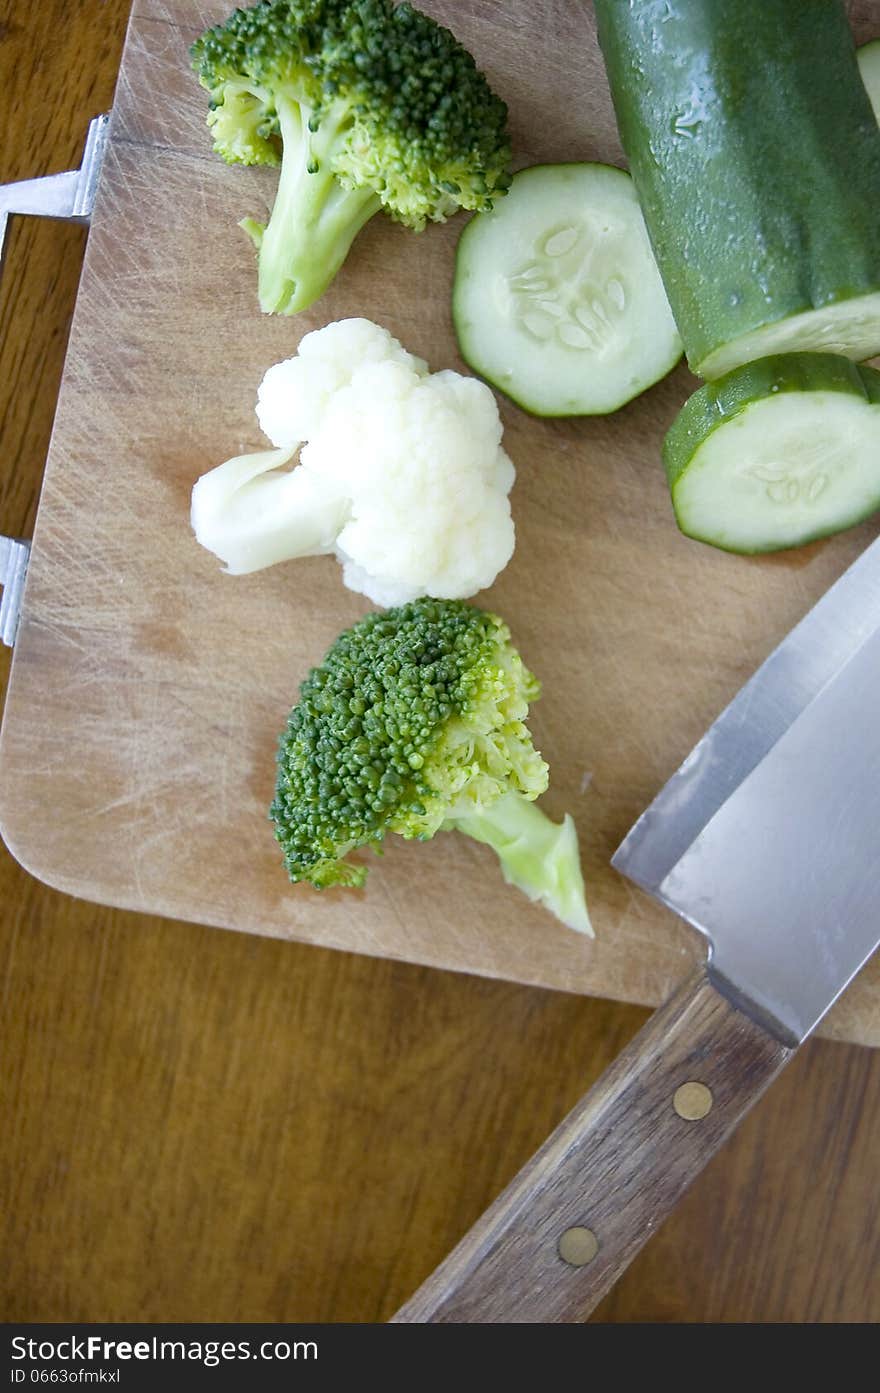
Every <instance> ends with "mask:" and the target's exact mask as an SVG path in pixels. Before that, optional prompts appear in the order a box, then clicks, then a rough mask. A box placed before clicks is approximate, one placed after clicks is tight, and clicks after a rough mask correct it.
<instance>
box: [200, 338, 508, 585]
mask: <svg viewBox="0 0 880 1393" xmlns="http://www.w3.org/2000/svg"><path fill="white" fill-rule="evenodd" d="M257 414H258V416H259V419H260V424H261V425H262V427H263V430H264V431H265V432H266V434H267V435H268V436H269V438H270V439H271V440H272V441H273V443H274V444H275V445H277V446H278V447H279V448H278V449H276V450H272V451H265V452H263V454H262V455H248V456H242V457H239V458H237V459H234V460H227V462H226V463H225V464H223V465H220V466H219V467H218V468H217V469H214V470H212V471H211V472H210V473H209V474H206V475H204V476H203V478H202V479H200V480H199V482H198V483H197V485H196V487H195V489H194V491H193V515H192V516H193V528H194V530H195V533H196V537H197V538H198V540H199V541H200V542H201V543H202V544H203V545H204V546H206V547H208V549H209V550H211V551H213V552H214V553H215V554H216V555H218V556H220V557H221V559H222V560H224V561H225V562H226V563H227V568H228V569H229V570H230V571H232V572H235V573H241V572H243V571H253V570H258V569H260V567H262V566H268V565H272V564H273V563H274V562H276V561H281V560H287V559H289V558H292V557H296V556H307V555H315V554H316V553H319V552H326V551H331V550H332V551H335V553H336V555H337V557H338V559H339V561H340V562H341V563H342V566H343V579H344V582H345V584H346V585H347V586H348V587H349V589H351V590H356V591H358V592H360V593H361V594H364V595H367V596H368V597H369V598H370V599H371V600H373V602H374V603H375V604H378V605H383V606H391V605H399V604H405V603H406V602H408V601H409V600H414V599H417V598H418V597H420V596H422V595H432V596H434V597H436V598H437V599H465V598H467V597H468V596H470V595H473V594H475V593H476V592H477V591H478V590H482V589H484V588H485V587H486V586H488V585H491V584H492V582H493V580H494V579H495V577H496V576H497V575H498V573H499V571H501V570H502V569H503V568H504V567H505V566H506V565H507V562H508V561H509V560H510V557H511V555H512V554H513V548H514V528H513V521H512V518H511V515H510V502H509V499H508V496H507V495H508V493H509V492H510V489H511V487H512V485H513V481H514V477H515V471H514V467H513V464H512V463H511V461H510V459H509V458H508V456H507V455H506V454H505V452H504V450H503V449H502V447H501V421H500V419H499V415H498V408H497V405H496V403H495V398H494V396H493V395H492V393H491V391H490V390H489V388H488V387H487V386H485V384H484V383H482V382H478V381H477V380H476V379H474V378H469V377H462V376H461V375H460V374H458V373H455V372H449V371H445V372H438V373H433V374H431V373H429V372H428V369H427V365H426V364H425V363H424V362H423V361H422V360H421V359H419V358H415V357H413V356H412V355H411V354H409V353H407V352H406V350H405V349H403V348H402V347H401V345H400V344H399V343H398V342H397V340H396V339H394V338H392V336H391V335H390V334H389V333H388V332H387V331H386V330H385V329H381V328H380V327H379V326H378V325H375V324H371V323H370V321H369V320H365V319H351V320H342V321H340V322H339V323H336V324H330V325H328V326H327V327H326V328H324V329H320V330H316V331H315V332H314V333H311V334H308V335H307V336H306V337H305V338H304V339H303V341H302V343H301V344H300V348H299V353H298V355H297V356H296V357H295V358H290V359H288V360H287V361H286V362H284V363H278V364H276V365H275V367H273V368H270V369H269V371H268V372H267V373H266V375H265V377H264V379H263V382H262V384H261V387H260V393H259V401H258V406H257ZM300 446H301V447H302V448H301V449H300V453H299V463H298V464H296V465H295V466H294V467H293V469H290V468H287V467H286V466H287V465H288V464H289V462H290V461H291V460H292V459H293V457H294V455H295V454H296V451H297V449H298V448H299V447H300ZM261 461H262V463H261Z"/></svg>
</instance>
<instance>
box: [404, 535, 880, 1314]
mask: <svg viewBox="0 0 880 1393" xmlns="http://www.w3.org/2000/svg"><path fill="white" fill-rule="evenodd" d="M612 864H613V865H614V866H615V867H616V869H617V870H618V871H620V872H622V873H623V874H624V875H626V876H628V877H629V878H630V879H632V880H633V881H635V882H636V884H637V885H639V886H640V887H641V888H642V889H643V890H646V891H647V892H648V893H649V894H651V895H653V896H654V897H655V898H656V899H659V900H660V901H662V903H663V904H665V905H668V906H669V908H671V909H673V910H675V912H676V913H677V914H680V915H681V916H682V918H684V919H686V920H687V922H688V923H689V924H692V925H693V926H694V927H695V928H697V929H699V930H700V932H701V933H702V934H704V935H705V937H706V939H707V940H708V944H709V953H708V958H707V960H706V962H705V964H704V965H703V966H701V967H700V968H699V970H698V971H697V972H695V973H694V975H693V976H692V977H691V978H690V979H689V980H688V981H687V982H685V983H684V985H683V986H681V987H680V989H679V990H678V991H677V992H676V993H675V995H674V996H673V997H672V998H671V999H670V1000H669V1001H668V1002H667V1003H666V1004H665V1005H664V1006H662V1007H660V1009H659V1010H658V1011H656V1012H655V1014H654V1015H653V1016H652V1017H651V1019H650V1020H649V1021H648V1023H647V1024H646V1025H645V1027H644V1028H643V1029H642V1030H641V1031H640V1032H639V1034H638V1035H636V1037H635V1038H634V1039H633V1040H632V1041H631V1043H630V1044H629V1046H628V1047H627V1049H626V1050H624V1052H623V1053H622V1054H621V1055H620V1056H619V1057H618V1058H617V1059H616V1060H615V1062H614V1063H613V1064H612V1065H611V1067H610V1068H609V1069H608V1070H607V1071H606V1073H605V1074H604V1075H603V1076H602V1078H600V1079H599V1081H598V1082H597V1083H596V1084H595V1085H594V1087H593V1088H592V1089H591V1090H590V1092H589V1093H588V1094H587V1095H586V1096H585V1097H584V1098H583V1099H582V1100H581V1102H580V1103H578V1104H577V1106H576V1107H575V1108H574V1109H573V1111H572V1112H571V1113H570V1114H569V1115H568V1117H567V1118H566V1119H565V1120H564V1122H562V1123H561V1125H560V1126H559V1127H558V1128H557V1129H556V1131H555V1132H554V1133H553V1134H552V1136H550V1137H549V1139H548V1140H547V1141H546V1142H545V1144H544V1145H543V1146H542V1147H541V1149H540V1151H538V1152H537V1153H536V1155H535V1156H534V1157H533V1158H532V1159H531V1161H529V1162H527V1164H526V1165H525V1167H524V1168H523V1169H522V1170H521V1171H520V1173H519V1174H518V1175H517V1176H516V1177H515V1179H514V1180H513V1181H512V1182H511V1184H510V1185H509V1186H508V1188H507V1189H506V1190H505V1191H504V1193H503V1194H502V1195H501V1196H499V1198H498V1199H497V1200H496V1201H495V1203H494V1204H493V1205H492V1206H491V1207H490V1208H489V1209H488V1210H487V1211H486V1213H485V1214H484V1215H483V1217H482V1218H481V1219H480V1220H478V1222H477V1223H476V1224H475V1226H474V1227H473V1228H472V1229H471V1230H470V1231H469V1232H468V1233H467V1234H466V1235H465V1237H464V1238H463V1239H462V1240H461V1242H460V1243H459V1245H458V1247H457V1248H455V1249H454V1250H453V1252H452V1253H451V1254H450V1255H449V1257H448V1258H446V1260H445V1261H444V1262H443V1263H442V1264H441V1265H440V1267H438V1268H437V1270H436V1271H435V1272H434V1273H433V1274H432V1275H431V1276H430V1277H429V1278H428V1279H427V1281H426V1282H425V1283H424V1285H423V1286H422V1287H420V1289H419V1290H418V1291H417V1292H416V1294H415V1295H414V1296H413V1297H412V1298H411V1299H410V1300H409V1301H408V1302H407V1303H406V1305H405V1306H403V1307H402V1308H401V1310H400V1311H398V1313H397V1315H396V1316H394V1318H393V1319H394V1321H396V1322H416V1323H428V1322H431V1323H433V1322H488V1323H504V1322H563V1321H580V1320H584V1319H585V1318H586V1316H587V1315H588V1314H589V1313H590V1311H591V1310H592V1309H593V1308H594V1307H595V1305H596V1304H597V1303H598V1301H599V1300H600V1299H601V1298H602V1297H603V1296H604V1295H605V1294H606V1293H607V1291H608V1290H609V1288H610V1287H611V1286H613V1284H614V1282H615V1281H616V1280H617V1278H618V1277H619V1276H620V1274H621V1273H622V1272H623V1270H624V1269H625V1268H626V1266H627V1265H628V1263H629V1262H630V1261H631V1260H632V1258H633V1257H634V1256H635V1254H636V1253H637V1252H638V1250H639V1249H640V1248H641V1247H642V1245H643V1244H644V1243H645V1242H646V1241H647V1239H648V1238H650V1236H651V1234H652V1233H653V1232H654V1231H655V1229H656V1228H657V1227H658V1225H659V1224H660V1223H662V1221H663V1219H664V1218H666V1216H667V1215H668V1214H669V1213H670V1211H671V1210H672V1209H673V1207H674V1206H675V1204H676V1203H677V1202H678V1200H679V1199H680V1198H681V1196H682V1195H683V1194H684V1192H685V1190H686V1189H687V1187H688V1186H689V1185H690V1184H691V1182H692V1181H693V1180H695V1179H696V1177H697V1175H698V1174H699V1173H700V1171H701V1170H702V1169H703V1167H704V1166H705V1165H706V1163H707V1162H708V1161H709V1160H710V1159H711V1157H712V1156H713V1155H714V1153H715V1152H716V1151H717V1150H718V1148H719V1147H720V1146H721V1145H722V1144H723V1142H724V1141H725V1140H726V1139H727V1137H729V1136H730V1134H731V1132H732V1131H733V1129H734V1128H735V1127H736V1125H737V1123H738V1122H740V1120H741V1119H742V1118H743V1117H744V1116H745V1114H746V1112H747V1111H748V1109H749V1108H750V1107H751V1106H752V1104H753V1103H755V1102H756V1101H757V1100H758V1098H759V1097H760V1096H761V1094H762V1093H763V1092H764V1090H765V1089H766V1088H767V1087H768V1085H769V1084H770V1083H772V1081H773V1079H774V1078H775V1077H776V1075H777V1074H778V1073H779V1071H780V1070H781V1069H783V1068H784V1067H785V1065H786V1064H787V1063H788V1061H789V1060H790V1059H791V1057H792V1055H793V1054H794V1052H795V1050H796V1049H797V1048H798V1046H799V1045H800V1044H801V1043H802V1042H803V1041H804V1040H805V1039H806V1038H807V1036H808V1035H809V1034H810V1032H811V1031H812V1030H813V1029H814V1028H815V1027H816V1025H818V1023H819V1021H821V1019H822V1017H823V1016H824V1015H825V1013H826V1012H827V1011H828V1010H829V1009H830V1007H831V1006H832V1005H833V1003H834V1002H835V1001H836V1000H837V998H838V996H840V994H841V992H842V991H844V989H845V988H846V986H847V985H848V983H849V982H851V981H852V979H853V977H854V976H855V975H856V973H857V972H858V971H859V969H860V968H861V967H862V966H863V965H864V964H865V962H867V960H868V958H869V957H870V956H871V954H872V953H873V951H874V949H875V948H876V947H877V945H878V943H880V540H878V541H876V542H875V543H874V544H873V545H872V546H871V547H870V548H869V549H868V550H867V551H866V552H865V553H864V554H863V555H862V556H861V557H860V558H859V560H858V561H857V562H856V563H855V564H854V565H853V566H851V567H850V569H849V570H848V571H847V572H846V573H845V574H844V575H843V576H842V577H841V579H840V580H839V581H838V582H837V584H836V585H834V586H833V587H832V589H831V590H829V591H828V593H827V594H826V595H825V596H824V597H823V598H822V599H821V600H820V601H819V603H818V604H817V605H816V606H815V608H814V609H812V610H811V611H810V613H809V614H808V615H807V617H806V618H805V619H804V620H803V621H802V622H801V623H800V624H799V625H798V626H797V628H795V629H793V630H792V632H791V633H790V634H789V635H788V637H787V638H786V639H785V640H784V641H783V642H782V643H781V644H780V646H779V647H778V648H777V649H776V650H775V651H774V652H773V653H772V654H771V655H770V657H769V658H768V659H767V660H766V662H765V663H764V664H763V666H762V667H761V668H759V670H758V671H757V672H756V674H755V675H754V677H753V678H752V679H751V681H749V682H748V683H747V685H746V686H745V687H744V688H743V689H742V691H741V692H740V693H739V694H738V695H737V696H736V697H735V698H734V700H733V701H732V702H731V704H730V705H729V706H728V707H727V708H726V710H725V711H724V712H723V713H722V714H721V716H719V718H718V720H717V721H716V722H715V724H714V725H713V726H712V727H711V728H710V730H709V731H708V732H707V733H706V735H705V736H704V737H703V739H702V740H701V741H700V743H699V744H698V745H697V746H696V748H695V749H694V750H693V752H692V753H691V754H690V755H689V756H688V758H687V759H686V760H685V762H684V764H683V765H682V766H681V768H680V769H679V770H678V772H677V773H676V774H674V775H673V777H672V778H671V779H670V780H669V782H668V783H667V784H666V785H665V787H664V788H663V789H662V790H661V792H660V793H659V794H658V796H657V797H656V798H655V800H654V802H653V803H652V804H651V806H650V807H649V808H648V809H647V811H646V812H644V813H643V814H642V816H641V817H640V818H639V820H638V822H637V823H636V824H635V826H634V827H633V828H632V830H631V831H630V833H629V835H628V836H627V837H626V839H625V840H624V842H623V843H622V845H621V846H620V847H619V849H618V851H617V852H616V853H615V855H614V857H613V859H612Z"/></svg>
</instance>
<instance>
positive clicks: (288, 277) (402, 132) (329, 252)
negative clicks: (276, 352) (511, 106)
mask: <svg viewBox="0 0 880 1393" xmlns="http://www.w3.org/2000/svg"><path fill="white" fill-rule="evenodd" d="M192 57H193V65H194V67H195V69H196V71H197V72H198V74H199V80H200V81H201V83H202V85H203V86H204V87H205V88H207V90H208V91H209V93H210V96H211V108H210V111H209V113H208V124H209V126H210V127H211V129H212V132H213V135H214V149H215V150H216V151H217V153H218V154H220V155H221V156H222V157H223V158H224V159H225V160H227V161H229V162H230V163H237V164H277V163H278V162H279V160H280V161H281V165H282V172H281V180H280V183H279V189H278V196H277V199H276V202H275V207H274V209H273V212H272V217H271V218H270V221H269V224H268V225H267V226H265V227H264V226H263V225H261V224H258V223H255V222H253V221H250V220H249V221H248V222H246V223H245V224H244V225H245V226H246V228H247V230H248V231H249V233H250V234H251V236H252V237H253V239H254V241H255V243H256V245H257V247H258V250H259V253H260V268H259V269H260V301H261V304H262V307H263V309H264V310H267V311H269V312H281V313H288V314H291V313H295V312H296V311H298V310H301V309H305V308H306V307H307V306H308V305H309V304H311V303H312V302H313V301H314V300H315V299H317V297H318V295H320V294H321V293H322V291H323V290H324V289H326V287H327V285H328V284H329V283H330V281H331V280H332V279H333V277H334V276H335V274H336V272H337V270H338V269H339V266H340V265H341V264H342V261H343V260H344V259H345V256H346V254H347V252H348V250H349V247H350V246H351V243H352V241H353V240H354V237H355V236H356V235H357V233H358V232H359V231H360V229H361V227H363V225H364V223H365V222H366V221H367V220H368V219H369V218H370V217H372V215H373V214H374V213H375V212H376V211H377V210H378V209H379V208H384V209H385V211H386V212H388V213H389V214H390V215H391V216H392V217H393V218H395V219H397V220H398V221H400V222H402V223H405V224H406V225H407V226H408V227H411V228H414V229H415V230H417V231H419V230H421V229H422V228H423V227H424V226H425V224H426V222H428V221H442V220H443V219H444V218H445V217H447V216H448V215H449V214H450V213H452V212H455V211H456V209H458V208H469V209H477V210H486V209H489V208H491V207H492V202H493V198H494V197H496V196H497V195H499V194H502V193H504V192H505V191H506V189H507V187H508V184H509V182H510V180H509V174H508V164H509V160H510V150H509V147H508V142H507V135H506V119H507V110H506V107H505V106H504V103H503V102H502V101H500V99H499V98H498V97H496V96H495V95H494V94H493V92H492V91H491V89H490V87H489V85H488V83H487V82H486V79H485V77H484V76H483V75H482V73H480V72H479V71H478V69H477V67H476V64H475V63H474V60H473V58H472V57H471V55H470V54H469V53H468V52H467V50H466V49H464V48H463V47H462V46H461V44H459V43H458V41H457V40H456V39H455V38H454V36H453V35H452V34H451V33H450V32H449V30H448V29H444V28H443V27H442V26H441V25H439V24H437V23H435V21H434V20H432V19H429V18H428V17H427V16H426V15H423V14H421V13H420V12H419V11H417V10H413V9H412V8H411V7H410V6H409V5H408V4H402V5H397V6H395V5H394V4H393V3H392V0H261V3H260V4H258V5H255V6H254V7H253V8H251V9H247V10H236V11H235V13H234V14H233V15H231V16H230V18H229V19H228V20H227V21H226V22H225V24H221V25H217V26H216V27H215V28H213V29H210V30H208V31H207V32H206V33H205V34H203V35H202V36H201V38H200V39H198V40H197V41H196V43H195V44H194V45H193V47H192Z"/></svg>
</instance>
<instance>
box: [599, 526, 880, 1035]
mask: <svg viewBox="0 0 880 1393" xmlns="http://www.w3.org/2000/svg"><path fill="white" fill-rule="evenodd" d="M613 864H614V866H615V867H616V868H617V869H618V870H620V871H622V872H623V873H624V874H625V875H627V876H629V877H630V878H631V879H632V880H635V881H636V882H637V883H638V884H639V885H641V886H642V887H643V888H644V889H646V890H648V891H649V892H650V893H651V894H653V895H654V896H655V897H656V898H657V899H659V900H661V901H662V902H663V903H664V904H666V905H668V906H669V907H670V908H671V909H673V910H675V911H676V913H678V914H680V915H681V916H682V917H683V918H684V919H686V920H687V921H688V922H689V923H690V924H692V925H693V926H694V927H695V928H697V929H699V930H700V931H701V932H702V933H704V934H705V935H706V937H707V938H708V940H709V943H710V954H709V974H710V976H711V977H712V979H713V981H714V982H715V984H716V985H717V986H718V987H719V988H720V989H721V990H722V991H724V992H725V994H726V995H728V996H729V997H730V998H731V999H732V1000H733V1001H734V1002H736V1004H738V1005H739V1006H740V1007H741V1008H742V1009H744V1010H746V1011H747V1012H748V1013H749V1014H750V1015H752V1016H753V1017H754V1018H755V1019H756V1020H760V1021H761V1022H762V1023H764V1024H765V1025H766V1026H767V1027H768V1028H769V1029H771V1030H772V1031H773V1032H774V1033H775V1034H776V1035H778V1036H779V1038H781V1039H784V1040H787V1041H791V1042H798V1041H800V1040H802V1039H804V1038H805V1036H806V1035H808V1034H809V1032H810V1031H811V1030H812V1029H813V1028H814V1027H815V1026H816V1025H817V1024H818V1022H819V1021H820V1020H821V1019H822V1017H823V1016H824V1015H825V1013H826V1011H828V1009H829V1008H830V1007H831V1006H832V1005H833V1003H834V1001H835V1000H836V999H837V997H838V996H839V995H840V993H841V992H842V991H843V990H844V988H845V987H846V986H847V984H848V983H849V982H850V981H851V980H852V978H853V977H854V976H855V974H856V973H857V972H858V971H859V969H860V968H861V967H862V966H863V965H864V963H865V962H866V961H867V959H868V958H869V957H870V956H871V954H872V953H873V951H874V949H875V948H876V947H877V945H878V943H880V541H878V542H875V543H874V544H873V546H872V547H870V548H869V550H868V551H867V552H865V553H864V554H863V555H862V556H861V557H860V558H859V560H858V561H857V562H856V563H855V565H854V566H852V567H851V568H850V570H849V571H847V572H846V574H845V575H844V576H843V577H842V578H841V579H840V580H839V581H838V583H837V584H836V585H835V586H834V587H833V588H832V589H831V590H830V591H829V592H828V593H827V594H826V595H825V596H824V597H823V598H822V600H820V601H819V603H818V604H817V605H816V606H815V608H814V609H813V610H811V611H810V613H809V614H808V615H807V617H806V618H805V619H804V620H803V621H802V622H801V623H800V624H799V625H798V626H797V628H795V629H794V630H792V632H791V633H790V634H789V635H788V637H787V638H786V639H785V640H784V641H783V642H782V643H781V644H780V645H779V647H778V648H777V649H776V650H775V651H774V652H773V653H772V654H771V656H770V657H769V658H768V659H767V661H766V662H765V663H764V664H763V666H762V667H761V668H760V669H759V670H758V672H757V673H756V674H755V676H754V677H753V678H752V679H751V681H750V682H748V683H747V685H746V686H745V687H744V688H743V689H742V691H741V692H740V693H739V695H738V696H737V697H736V698H735V699H734V700H733V701H732V702H731V704H730V705H729V706H728V707H727V709H726V710H725V711H724V712H723V713H722V715H721V716H720V717H719V718H718V720H717V721H716V722H715V724H714V725H713V726H712V727H711V728H710V730H709V731H708V732H707V733H706V735H705V736H704V737H703V739H702V740H701V741H700V743H699V744H698V745H697V746H696V748H695V749H694V751H693V752H692V754H691V755H690V756H689V757H688V759H687V760H686V761H685V763H684V764H683V765H682V767H681V768H680V769H679V771H678V772H677V773H676V774H675V775H673V777H672V779H670V781H669V782H668V783H667V784H666V786H665V787H664V788H663V789H662V790H661V792H660V793H659V794H658V796H657V798H655V800H654V802H653V803H652V804H651V806H650V807H649V808H648V810H647V811H646V812H645V813H644V814H643V815H642V817H641V818H640V819H639V821H638V822H637V823H636V825H635V827H634V828H633V829H632V831H631V832H630V833H629V835H628V836H627V838H626V839H625V840H624V842H623V843H622V845H621V846H620V847H619V849H618V851H617V852H616V853H615V856H614V858H613Z"/></svg>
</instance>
